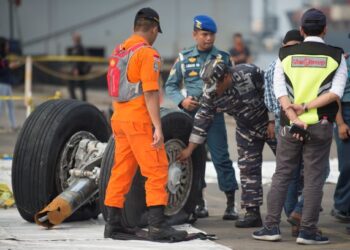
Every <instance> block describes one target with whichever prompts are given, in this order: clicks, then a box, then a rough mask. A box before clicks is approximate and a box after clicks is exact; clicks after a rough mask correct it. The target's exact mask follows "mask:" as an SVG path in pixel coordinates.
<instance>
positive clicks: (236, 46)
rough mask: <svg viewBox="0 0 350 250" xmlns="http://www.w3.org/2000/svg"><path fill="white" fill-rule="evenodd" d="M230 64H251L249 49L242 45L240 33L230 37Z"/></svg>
mask: <svg viewBox="0 0 350 250" xmlns="http://www.w3.org/2000/svg"><path fill="white" fill-rule="evenodd" d="M230 56H231V61H232V64H234V65H238V64H242V63H252V57H251V55H250V50H249V48H248V47H247V46H246V45H245V44H244V41H243V36H242V34H241V33H235V34H233V36H232V48H231V49H230Z"/></svg>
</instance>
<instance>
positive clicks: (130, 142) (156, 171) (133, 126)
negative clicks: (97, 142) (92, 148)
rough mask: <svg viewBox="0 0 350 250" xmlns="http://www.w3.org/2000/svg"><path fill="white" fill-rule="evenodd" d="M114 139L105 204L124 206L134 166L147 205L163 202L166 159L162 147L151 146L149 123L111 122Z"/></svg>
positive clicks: (166, 197)
mask: <svg viewBox="0 0 350 250" xmlns="http://www.w3.org/2000/svg"><path fill="white" fill-rule="evenodd" d="M111 125H112V130H113V134H114V138H115V153H114V166H113V168H112V171H111V177H110V179H109V182H108V186H107V190H106V197H105V205H106V206H110V207H119V208H122V207H124V201H125V195H126V194H127V193H128V192H129V190H130V186H131V184H132V181H133V178H134V175H135V173H136V170H137V168H138V166H139V167H140V170H141V174H142V175H143V176H144V177H146V178H147V179H146V183H145V189H146V204H147V206H157V205H167V203H168V194H167V192H166V189H165V187H166V184H167V181H168V159H167V156H166V151H165V148H164V146H163V148H161V149H155V148H153V147H152V146H151V143H152V141H153V132H152V125H151V124H149V123H143V122H124V121H116V120H112V121H111Z"/></svg>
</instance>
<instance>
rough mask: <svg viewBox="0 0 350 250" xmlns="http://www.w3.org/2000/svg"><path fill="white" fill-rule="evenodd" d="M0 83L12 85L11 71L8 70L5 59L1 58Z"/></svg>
mask: <svg viewBox="0 0 350 250" xmlns="http://www.w3.org/2000/svg"><path fill="white" fill-rule="evenodd" d="M0 82H1V83H6V84H12V79H11V69H10V68H9V62H8V61H7V60H6V59H2V58H0Z"/></svg>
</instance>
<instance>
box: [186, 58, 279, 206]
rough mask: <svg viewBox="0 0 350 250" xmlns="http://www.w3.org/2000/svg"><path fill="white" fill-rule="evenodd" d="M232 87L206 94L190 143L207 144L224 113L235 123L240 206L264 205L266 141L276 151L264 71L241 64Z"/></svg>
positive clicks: (196, 117)
mask: <svg viewBox="0 0 350 250" xmlns="http://www.w3.org/2000/svg"><path fill="white" fill-rule="evenodd" d="M231 74H232V85H231V87H230V88H229V89H227V90H226V91H225V92H224V93H223V95H221V96H220V97H217V96H215V97H213V98H211V97H209V95H208V94H206V93H205V92H204V95H203V99H202V101H201V108H200V109H199V111H198V112H197V114H196V116H195V120H194V126H193V130H192V134H191V137H190V141H191V142H193V143H197V144H201V143H203V142H204V141H205V138H206V136H207V131H208V130H209V128H210V126H211V123H212V120H213V118H214V116H215V114H216V112H225V113H227V114H229V115H231V116H233V117H234V118H235V120H236V124H237V128H236V141H237V148H238V167H239V169H240V171H241V186H242V197H241V207H242V208H249V207H257V206H260V205H262V202H263V191H262V184H261V164H262V151H263V147H264V144H265V142H266V143H267V144H268V145H269V146H270V148H271V149H272V151H273V152H274V153H275V152H276V140H275V139H267V124H268V120H269V119H268V111H267V108H266V107H265V104H264V77H263V72H262V71H261V70H260V69H259V68H258V67H256V66H255V65H252V64H240V65H237V66H236V67H234V68H233V69H232V71H231Z"/></svg>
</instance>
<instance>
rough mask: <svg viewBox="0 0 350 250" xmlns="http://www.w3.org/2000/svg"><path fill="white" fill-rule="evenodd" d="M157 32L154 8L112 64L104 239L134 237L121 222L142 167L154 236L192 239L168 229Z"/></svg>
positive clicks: (143, 13)
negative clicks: (111, 145) (114, 94)
mask: <svg viewBox="0 0 350 250" xmlns="http://www.w3.org/2000/svg"><path fill="white" fill-rule="evenodd" d="M158 32H160V33H161V32H162V31H161V28H160V24H159V16H158V13H157V12H156V11H154V10H153V9H151V8H143V9H141V10H139V11H138V12H137V14H136V17H135V21H134V33H133V34H132V35H131V36H130V37H129V38H128V39H126V40H125V41H124V42H123V43H122V44H121V45H120V46H119V50H118V51H119V52H118V53H119V54H118V55H124V58H122V59H120V60H119V62H117V63H118V65H115V64H116V61H113V57H112V59H111V61H110V69H111V68H112V69H115V66H117V67H118V72H117V73H116V74H113V73H111V74H110V72H109V73H108V77H115V75H117V80H116V81H117V82H118V84H119V85H118V86H117V87H116V88H117V89H118V88H119V90H118V91H119V92H118V98H115V100H116V101H114V102H113V108H114V114H113V116H112V119H111V124H112V130H113V134H114V138H115V144H116V147H115V160H114V166H113V168H112V171H111V177H110V180H109V183H108V187H107V190H106V198H105V205H106V206H107V211H108V214H107V223H106V226H105V231H104V237H105V238H114V239H118V233H119V234H121V233H132V232H131V230H130V229H128V228H126V227H125V226H123V225H122V223H121V208H123V206H124V201H125V195H126V194H127V193H128V192H129V189H130V186H131V184H132V180H133V177H134V175H135V173H136V170H137V168H138V166H139V167H140V170H141V174H142V175H143V176H145V177H146V178H147V180H146V183H145V189H146V203H147V207H148V210H149V213H148V214H149V216H148V224H149V235H148V236H149V238H150V239H152V240H163V239H165V240H166V239H171V238H173V239H174V238H175V239H177V240H181V239H183V238H185V237H186V236H187V233H186V232H185V231H177V230H175V229H173V228H172V227H171V226H169V225H167V223H166V221H165V216H164V206H165V205H167V202H168V195H167V192H166V190H165V187H166V184H167V178H168V160H167V156H166V152H165V148H164V138H163V132H162V127H161V120H160V110H159V85H158V77H159V71H160V57H159V54H158V52H157V51H156V50H155V49H153V48H152V47H151V46H152V44H153V43H154V41H155V40H156V38H157V35H158ZM116 50H117V49H116ZM123 53H124V54H123ZM125 55H126V56H125ZM122 60H124V61H123V62H122V63H120V61H122Z"/></svg>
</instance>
